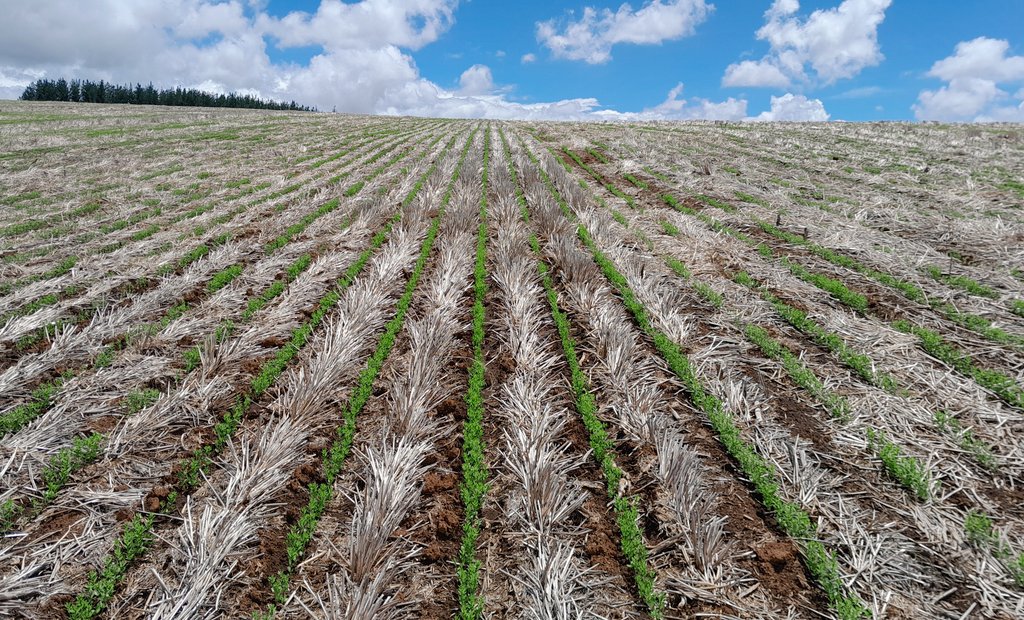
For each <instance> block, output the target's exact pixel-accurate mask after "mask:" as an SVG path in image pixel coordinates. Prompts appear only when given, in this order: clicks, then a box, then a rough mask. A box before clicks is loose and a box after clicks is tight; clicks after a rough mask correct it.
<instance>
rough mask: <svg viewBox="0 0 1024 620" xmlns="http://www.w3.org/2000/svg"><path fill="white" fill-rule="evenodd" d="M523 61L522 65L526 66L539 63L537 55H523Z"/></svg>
mask: <svg viewBox="0 0 1024 620" xmlns="http://www.w3.org/2000/svg"><path fill="white" fill-rule="evenodd" d="M521 60H522V63H523V64H524V65H525V64H529V63H531V62H537V55H536V54H523V57H522V59H521Z"/></svg>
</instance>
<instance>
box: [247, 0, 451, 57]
mask: <svg viewBox="0 0 1024 620" xmlns="http://www.w3.org/2000/svg"><path fill="white" fill-rule="evenodd" d="M455 4H456V2H455V0H397V1H396V0H363V1H362V2H356V3H351V4H349V3H345V2H341V1H340V0H321V2H320V6H319V8H318V9H317V11H316V13H314V14H312V15H311V14H309V13H306V12H304V11H293V12H291V13H289V14H288V15H286V16H284V17H283V18H280V19H278V18H274V17H270V16H268V15H266V14H265V13H261V14H260V17H259V20H258V21H259V26H260V28H261V30H263V31H265V32H267V33H268V34H270V35H273V36H274V37H275V38H276V39H277V40H278V41H280V43H281V44H282V45H286V46H289V47H297V46H304V45H319V46H322V47H324V49H326V50H329V51H333V50H340V49H352V48H365V47H380V46H384V45H395V46H398V47H405V48H409V49H413V50H416V49H419V48H421V47H423V46H424V45H426V44H428V43H432V42H434V41H436V40H437V38H438V37H439V36H441V34H443V33H444V32H445V31H446V30H447V29H448V27H449V26H451V24H452V23H453V21H454V16H453V11H454V8H455Z"/></svg>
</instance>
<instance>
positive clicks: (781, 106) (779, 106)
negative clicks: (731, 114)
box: [748, 93, 829, 122]
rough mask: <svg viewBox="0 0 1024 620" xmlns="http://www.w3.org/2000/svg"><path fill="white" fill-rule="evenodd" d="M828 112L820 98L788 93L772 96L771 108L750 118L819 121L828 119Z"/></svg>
mask: <svg viewBox="0 0 1024 620" xmlns="http://www.w3.org/2000/svg"><path fill="white" fill-rule="evenodd" d="M828 117H829V115H828V112H826V111H825V105H824V104H822V103H821V100H820V99H808V98H807V97H805V96H803V95H794V94H793V93H786V94H785V95H783V96H781V97H772V101H771V108H770V109H769V110H766V111H764V112H761V113H760V114H758V115H757V116H755V117H753V118H751V119H748V120H752V121H788V122H797V121H801V122H802V121H818V122H824V121H827V120H828Z"/></svg>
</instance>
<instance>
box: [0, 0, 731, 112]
mask: <svg viewBox="0 0 1024 620" xmlns="http://www.w3.org/2000/svg"><path fill="white" fill-rule="evenodd" d="M0 5H6V6H4V9H5V10H4V16H5V19H4V20H0V98H16V97H17V96H19V95H20V94H21V92H22V90H23V89H24V87H25V86H26V85H28V84H29V83H30V82H32V81H33V80H35V79H38V78H40V77H52V78H55V77H60V76H64V77H78V78H88V79H94V80H100V79H103V80H107V81H114V82H118V83H125V82H136V81H139V82H143V83H146V82H148V81H150V80H152V81H153V83H154V84H155V85H156V86H157V87H167V86H174V85H181V86H186V87H197V88H202V89H203V90H207V91H213V92H230V91H235V92H242V93H248V94H252V95H254V96H259V97H265V98H273V99H278V100H295V101H297V102H300V103H302V104H306V105H314V106H317V107H319V108H320V109H322V110H330V109H332V108H336V109H337V110H339V111H343V112H357V113H372V114H408V115H418V116H444V117H476V118H494V119H513V118H517V119H555V120H654V119H706V118H713V119H731V120H735V119H742V118H745V117H746V115H747V102H746V101H745V100H742V99H741V100H737V99H733V98H729V99H727V100H725V101H719V102H716V101H709V100H706V99H701V98H684V97H683V86H682V84H679V85H677V86H676V87H675V88H673V89H671V90H670V91H669V93H668V95H667V97H666V98H665V100H664V101H662V102H661V103H660V104H657V105H655V106H653V107H650V108H648V109H645V110H643V111H642V112H629V113H627V112H619V111H616V110H609V109H606V108H604V107H603V106H601V104H600V102H599V101H597V100H596V99H594V98H576V99H566V100H562V101H550V102H536V103H523V102H520V101H511V100H509V99H508V98H507V97H506V94H505V90H503V89H502V88H497V87H495V81H494V76H493V74H492V71H491V69H490V68H489V67H487V66H486V65H473V66H470V67H469V68H468V69H466V70H465V72H463V74H462V75H461V77H460V79H459V82H458V85H457V86H456V87H455V88H452V89H448V88H443V87H441V86H439V85H438V84H436V83H434V82H432V81H430V80H428V79H426V78H424V77H423V76H422V75H421V74H420V72H419V69H418V68H417V66H416V62H415V60H414V59H413V57H412V56H411V53H410V51H411V50H414V49H418V48H420V47H422V46H424V45H428V44H429V43H430V42H431V41H434V40H436V39H437V38H438V37H440V36H441V35H442V34H443V31H444V29H445V28H448V27H449V26H450V25H451V24H452V23H453V20H454V16H453V13H452V11H453V7H454V0H389V1H385V0H363V1H362V2H357V3H342V2H339V1H338V0H322V2H321V3H320V5H319V8H318V9H317V10H316V11H315V12H313V13H307V12H293V13H289V14H287V15H284V16H282V17H274V16H271V15H269V14H268V13H266V12H265V3H264V2H262V0H245V1H243V0H228V1H226V2H225V1H214V0H133V1H132V2H118V1H116V0H93V1H92V2H90V3H88V6H85V5H84V4H83V3H81V2H78V1H77V0H48V1H47V2H25V3H22V2H12V1H11V0H0ZM679 7H689V9H687V10H689V11H690V12H691V14H692V15H697V14H698V13H699V14H700V15H701V16H703V15H704V14H705V13H706V11H708V10H710V6H709V5H705V4H704V3H703V2H675V3H661V2H652V3H649V4H647V5H645V6H644V7H643V8H642V9H640V10H638V11H632V10H631V9H630V10H624V9H620V10H619V11H618V12H617V13H612V14H610V15H612V16H613V17H614V16H624V17H614V19H613V21H615V20H616V19H617V20H619V21H616V22H615V23H617V24H619V26H617V30H616V32H617V34H615V35H614V36H613V35H610V34H607V33H606V34H605V35H602V36H606V39H607V40H608V41H614V42H619V41H634V42H640V41H645V40H648V39H645V38H644V37H648V38H649V40H651V41H653V40H654V39H656V38H658V37H661V36H665V33H669V32H684V31H686V28H687V27H690V28H692V25H691V26H687V27H684V25H680V24H681V23H682V22H679V21H678V20H677V21H676V22H674V24H675V25H672V23H673V22H671V20H669V19H668V17H666V16H664V15H661V13H660V11H666V10H669V9H671V10H675V11H678V10H680V9H679ZM684 13H685V11H684ZM652 15H657V16H659V17H658V19H657V20H655V21H659V22H660V21H662V18H664V20H665V21H667V22H668V25H667V26H664V24H662V25H663V26H664V28H662V29H661V30H660V31H658V32H660V33H661V34H651V33H646V34H645V31H644V28H646V27H647V26H648V25H650V24H648V20H651V19H652ZM631 20H634V21H631ZM691 22H692V23H696V22H695V21H693V19H691ZM339 33H340V34H339ZM272 45H273V46H276V47H278V48H281V49H286V48H289V47H292V46H303V47H305V46H312V47H314V48H316V51H315V52H314V54H313V55H312V57H311V58H310V59H309V60H308V61H306V62H304V63H293V62H273V61H272V60H271V58H270V55H269V54H268V49H269V47H270V46H272ZM521 60H522V61H523V62H530V61H532V60H535V57H534V56H533V55H532V54H526V55H524V56H523V57H522V59H521Z"/></svg>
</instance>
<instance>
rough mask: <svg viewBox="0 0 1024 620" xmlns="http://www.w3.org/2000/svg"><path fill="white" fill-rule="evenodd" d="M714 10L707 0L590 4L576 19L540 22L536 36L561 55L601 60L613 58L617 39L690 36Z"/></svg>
mask: <svg viewBox="0 0 1024 620" xmlns="http://www.w3.org/2000/svg"><path fill="white" fill-rule="evenodd" d="M712 10H714V6H713V5H710V4H707V3H706V2H705V0H668V1H667V2H662V0H653V1H651V2H647V3H646V4H644V5H643V6H642V7H640V8H639V9H637V10H635V11H634V10H633V7H632V6H630V5H629V4H622V5H621V6H620V7H619V8H618V10H616V11H614V12H613V11H611V10H610V9H595V8H593V7H589V6H588V7H584V9H583V16H582V17H581V18H580V19H578V20H575V21H568V22H567V23H564V24H560V23H559V22H557V21H556V20H553V19H552V20H548V21H544V22H538V23H537V40H538V41H539V42H540V43H541V44H542V45H544V46H545V47H547V48H548V49H550V50H551V52H552V54H554V55H555V56H556V57H558V58H567V59H569V60H582V61H584V62H587V63H590V64H600V63H604V62H608V61H609V60H611V57H612V56H611V50H612V46H613V45H616V44H618V43H632V44H634V45H655V44H659V43H661V42H663V41H669V40H673V39H679V38H682V37H685V36H690V35H692V34H693V33H694V31H695V29H696V27H697V26H698V25H699V24H700V23H702V22H703V21H704V20H705V19H706V18H707V15H708V13H710V12H711V11H712Z"/></svg>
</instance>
